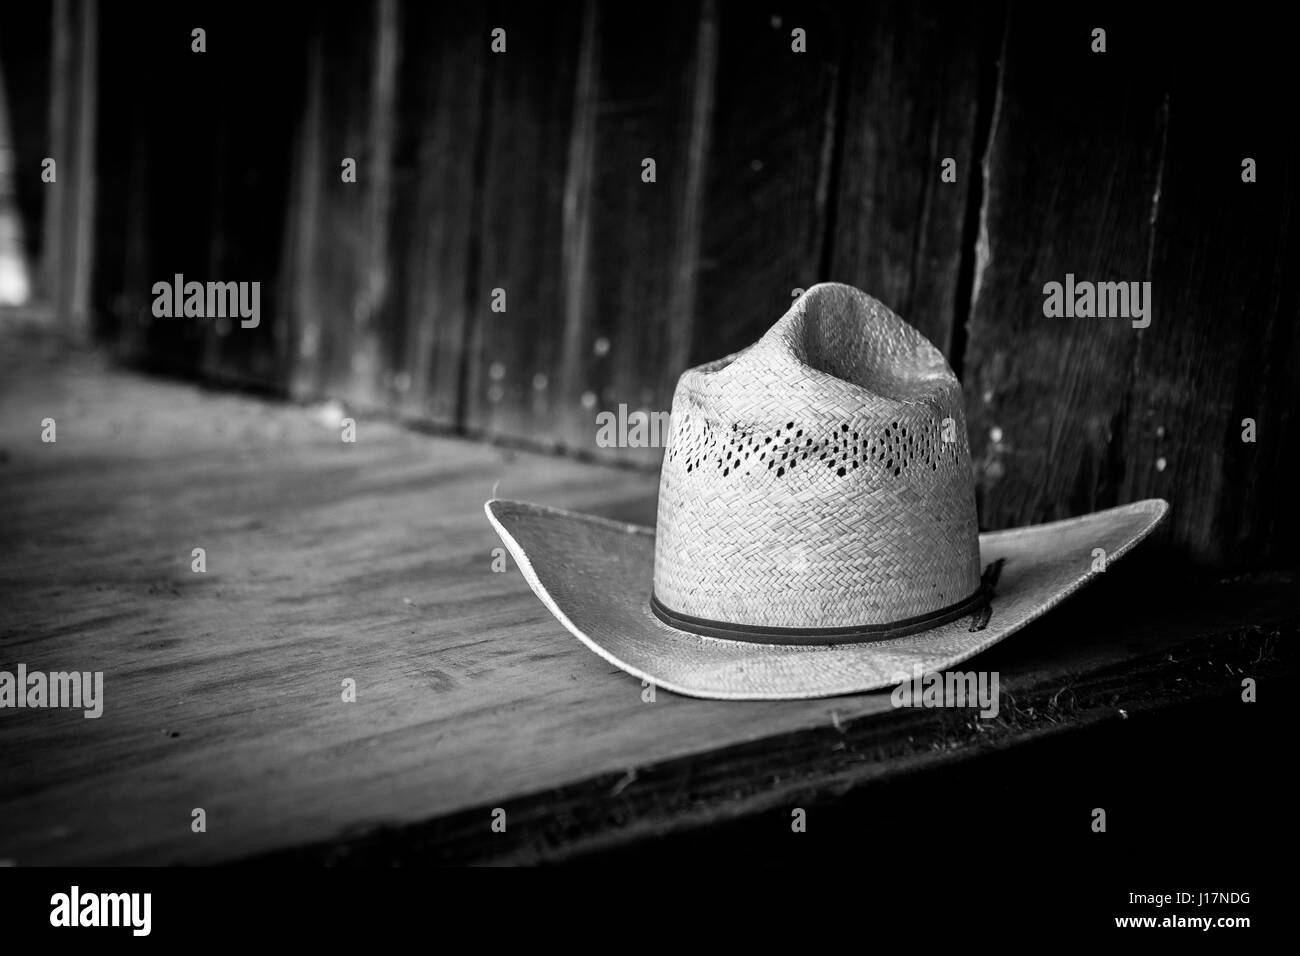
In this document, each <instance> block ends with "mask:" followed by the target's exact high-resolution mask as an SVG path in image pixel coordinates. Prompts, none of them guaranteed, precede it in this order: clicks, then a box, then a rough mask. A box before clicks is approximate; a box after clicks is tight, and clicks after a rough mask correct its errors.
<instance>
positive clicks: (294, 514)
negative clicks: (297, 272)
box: [0, 328, 1300, 865]
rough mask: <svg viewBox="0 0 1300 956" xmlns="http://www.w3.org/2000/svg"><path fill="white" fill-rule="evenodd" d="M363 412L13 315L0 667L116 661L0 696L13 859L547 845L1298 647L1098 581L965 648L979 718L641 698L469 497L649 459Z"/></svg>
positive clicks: (709, 812) (1276, 602) (2, 371)
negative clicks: (136, 354)
mask: <svg viewBox="0 0 1300 956" xmlns="http://www.w3.org/2000/svg"><path fill="white" fill-rule="evenodd" d="M47 417H50V418H54V419H55V420H56V422H57V442H56V443H54V444H44V443H42V442H41V440H40V432H41V420H42V419H44V418H47ZM357 417H358V440H357V442H356V444H345V443H343V442H341V441H340V439H339V429H338V427H337V425H333V424H329V423H327V422H326V420H325V417H324V416H322V415H321V413H320V410H319V409H316V408H310V407H301V406H295V405H285V404H277V403H271V402H266V401H263V400H260V399H258V398H254V397H249V396H243V395H235V394H229V393H223V392H216V391H206V390H203V389H201V388H199V387H196V386H194V385H190V384H185V383H178V382H172V381H165V380H160V379H151V378H145V377H142V376H138V375H136V374H133V373H129V372H125V371H121V370H117V369H114V368H111V367H110V366H109V365H107V364H106V362H105V361H104V360H103V359H102V358H100V357H98V356H96V355H94V354H91V353H85V352H76V353H71V354H69V353H67V352H66V350H65V349H64V348H62V347H61V346H59V345H57V344H55V343H53V342H50V341H47V340H46V339H44V338H42V337H39V336H33V335H31V334H29V333H19V332H18V331H15V330H14V329H13V328H8V329H5V328H0V669H8V670H13V669H14V668H15V667H16V665H17V664H19V663H24V664H26V665H27V667H28V668H29V670H44V671H53V670H70V669H76V670H81V671H103V672H104V674H105V678H104V680H105V704H104V713H103V716H102V717H101V718H100V719H98V720H87V719H84V718H83V717H82V715H81V713H80V712H79V711H63V710H48V709H47V710H32V709H22V710H4V711H0V860H7V861H11V862H13V863H16V864H19V865H29V864H82V863H188V864H198V863H211V862H218V861H231V860H240V859H248V858H261V857H266V856H268V855H269V856H270V857H271V858H273V859H289V860H298V859H305V860H321V859H324V860H329V859H340V858H343V859H346V858H348V856H349V854H354V855H355V856H356V857H357V858H359V859H365V860H371V859H374V860H391V859H394V858H403V859H407V858H415V859H510V860H535V859H548V858H563V857H564V856H565V855H566V854H569V853H572V852H574V849H575V847H582V846H599V845H608V844H609V843H610V842H617V841H619V840H625V839H633V838H637V837H640V836H645V835H648V834H650V833H653V832H662V831H663V830H665V829H671V828H673V827H678V826H689V825H694V824H696V823H701V822H707V820H709V819H712V818H717V817H718V816H719V815H726V814H736V813H743V812H746V810H747V808H749V809H752V808H753V807H756V806H760V805H761V806H766V805H770V804H771V803H772V802H773V801H779V800H781V799H784V798H785V796H786V795H787V794H788V793H790V792H792V788H795V789H799V790H806V789H807V788H809V787H829V788H831V789H835V788H842V787H843V786H845V785H846V782H848V781H853V780H861V779H866V778H869V777H871V776H873V775H879V774H882V773H887V772H889V771H890V770H891V769H893V768H912V767H915V766H918V765H921V764H923V763H924V762H925V761H926V760H929V759H934V758H936V757H937V756H946V755H948V754H950V753H953V752H965V753H970V752H978V748H980V747H984V746H990V745H998V744H999V743H1005V742H1012V741H1014V740H1017V739H1021V738H1024V737H1026V736H1029V735H1036V734H1041V733H1046V732H1050V731H1051V730H1053V729H1056V728H1059V727H1061V726H1068V725H1070V724H1073V723H1080V722H1086V721H1088V720H1096V719H1120V718H1119V717H1117V716H1116V715H1117V714H1118V712H1119V711H1120V710H1121V709H1123V708H1125V707H1128V708H1141V707H1144V706H1158V705H1159V704H1160V703H1161V702H1163V701H1168V700H1172V699H1188V698H1189V697H1194V696H1196V695H1210V694H1223V693H1229V692H1233V691H1234V689H1235V688H1236V687H1238V686H1239V684H1240V679H1241V674H1242V673H1245V672H1249V673H1251V674H1258V675H1259V676H1260V677H1261V678H1267V677H1269V676H1270V675H1276V674H1277V673H1280V672H1281V671H1282V670H1285V669H1286V668H1288V667H1289V666H1290V664H1289V659H1288V658H1287V655H1286V653H1284V651H1286V652H1288V653H1289V648H1290V646H1292V644H1291V643H1289V637H1290V636H1291V635H1292V634H1293V633H1294V630H1295V622H1296V621H1297V620H1300V608H1298V607H1297V598H1296V592H1297V589H1296V587H1295V577H1294V575H1290V574H1275V575H1272V576H1265V577H1262V578H1243V579H1238V580H1236V581H1232V582H1225V583H1224V584H1223V585H1222V588H1221V589H1220V590H1218V591H1213V593H1212V594H1211V596H1210V597H1207V598H1206V599H1204V600H1200V599H1199V598H1198V596H1197V595H1193V594H1185V595H1183V598H1182V600H1181V601H1180V603H1179V604H1178V605H1177V608H1176V613H1175V612H1171V610H1170V607H1169V606H1168V605H1167V604H1166V603H1164V602H1163V600H1162V599H1161V598H1159V597H1151V591H1150V589H1148V590H1145V591H1143V590H1141V589H1140V588H1139V590H1138V591H1136V592H1135V591H1134V587H1135V586H1136V585H1134V584H1133V583H1132V581H1130V582H1129V584H1127V585H1124V584H1122V583H1119V582H1117V583H1115V584H1112V583H1111V582H1110V581H1103V582H1102V583H1101V584H1099V585H1097V586H1096V587H1095V588H1094V589H1092V590H1093V591H1094V592H1095V593H1093V594H1089V595H1085V596H1081V597H1079V598H1076V599H1074V600H1072V601H1071V602H1070V603H1069V605H1067V607H1068V608H1069V610H1068V611H1067V610H1066V608H1062V609H1061V610H1060V611H1057V612H1055V613H1053V614H1052V615H1049V616H1048V618H1045V619H1044V620H1043V621H1041V622H1039V623H1037V624H1035V625H1034V626H1032V627H1031V628H1028V629H1026V630H1025V631H1024V632H1022V633H1021V634H1020V635H1017V636H1016V637H1014V638H1012V639H1010V640H1008V641H1007V642H1005V643H1004V644H1002V645H1000V646H999V647H997V648H995V649H994V650H993V651H991V652H989V654H988V655H985V657H983V658H981V661H982V664H981V666H982V667H986V668H997V669H1000V671H1001V673H1002V691H1003V695H1004V698H1005V699H1006V701H1007V702H1008V703H1010V704H1011V707H1010V709H1008V703H1004V705H1003V706H1004V715H1003V717H1000V718H999V720H998V721H995V722H993V723H992V724H990V725H988V726H978V727H977V726H975V725H974V724H973V723H972V722H970V721H969V720H968V719H967V718H966V717H964V716H960V715H954V714H953V713H952V712H948V713H945V714H936V713H934V712H921V711H910V712H906V713H904V712H900V711H896V710H893V709H892V708H891V707H890V704H889V698H888V695H887V694H865V695H858V696H853V697H843V698H837V699H832V700H821V701H801V702H711V701H700V700H691V699H687V698H681V697H676V696H674V695H672V694H670V693H667V692H664V691H660V692H659V693H658V694H657V699H656V700H655V701H654V702H653V703H646V702H643V700H642V696H641V695H642V688H641V686H640V683H639V682H638V681H636V680H634V679H632V678H631V677H628V676H627V675H624V674H623V673H621V672H619V671H617V670H615V669H614V668H612V667H611V666H609V665H608V664H606V663H605V662H604V661H603V660H601V659H599V658H598V657H596V656H595V655H594V654H592V653H590V652H589V651H587V650H585V649H584V648H583V647H582V646H580V645H579V644H578V642H577V641H576V640H574V639H573V638H571V637H570V636H569V635H568V634H567V633H566V632H565V631H564V629H563V628H562V627H561V626H560V625H559V624H557V623H556V622H555V621H554V620H553V619H552V617H551V616H550V615H549V614H548V613H547V612H546V611H545V609H544V608H543V607H542V605H541V604H540V603H539V602H538V601H537V600H536V599H535V598H534V597H533V596H532V594H531V592H530V591H529V589H528V587H527V585H526V584H525V583H524V581H523V578H522V577H521V576H520V575H519V573H518V572H517V571H516V570H515V569H514V568H513V567H512V568H510V569H509V571H508V572H506V573H494V572H493V571H492V570H491V563H492V550H493V548H495V547H497V546H498V544H499V542H498V541H497V539H496V537H495V535H494V534H493V532H492V530H491V528H490V527H489V525H488V523H487V521H486V519H485V518H484V516H483V512H482V505H483V502H484V500H485V499H487V498H488V497H489V496H490V495H491V494H492V493H493V489H494V488H495V489H496V491H497V493H498V494H499V495H501V496H503V497H514V498H525V499H531V500H536V501H539V502H542V503H545V504H551V505H556V506H561V507H570V508H578V509H582V510H588V511H593V512H596V513H600V514H604V515H607V516H611V517H617V518H621V519H625V520H634V521H642V522H651V521H652V520H653V506H654V495H655V488H656V483H657V478H656V476H655V475H651V474H646V473H643V472H637V471H631V470H625V469H613V468H607V467H602V466H593V465H589V464H584V463H580V462H575V461H572V460H566V459H563V458H556V457H543V456H539V455H534V454H531V453H524V452H517V451H511V450H508V449H503V448H500V447H494V446H490V445H486V444H481V443H474V442H470V441H465V440H461V439H457V438H450V437H436V436H430V435H427V434H419V433H416V432H413V431H409V430H406V429H404V428H402V427H400V426H398V425H396V424H393V423H388V422H384V421H379V420H371V419H369V418H367V417H366V416H365V415H359V416H357ZM196 547H202V548H204V549H205V550H206V555H207V572H206V573H203V574H199V573H194V572H193V571H191V569H190V563H191V557H190V555H191V551H192V549H193V548H196ZM1133 561H1134V567H1135V568H1136V569H1139V570H1140V569H1141V564H1140V558H1138V557H1135V558H1134V559H1133ZM1126 587H1127V590H1125V588H1126ZM1135 599H1136V600H1138V601H1140V602H1141V603H1136V604H1135V603H1134V602H1135ZM1130 608H1131V609H1130ZM1246 608H1248V609H1249V611H1248V614H1247V613H1246V612H1245V611H1243V609H1246ZM1243 614H1246V616H1247V618H1248V620H1246V621H1245V623H1243V620H1244V618H1243ZM345 678H352V679H354V680H355V681H356V685H357V700H356V702H355V703H345V702H344V701H343V700H342V697H341V695H342V690H341V682H342V681H343V680H344V679H345ZM1066 690H1069V691H1070V695H1069V697H1064V698H1063V693H1064V691H1066ZM1036 702H1037V703H1036ZM494 807H502V808H505V809H506V810H507V813H508V814H510V816H509V817H508V820H509V827H508V832H507V834H505V835H494V834H492V833H491V831H490V829H489V824H490V812H491V809H492V808H494ZM195 808H203V809H204V810H205V812H206V817H207V832H206V833H194V832H192V830H191V813H192V810H193V809H195ZM494 840H495V841H496V842H493V841H494Z"/></svg>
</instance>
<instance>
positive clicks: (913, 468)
mask: <svg viewBox="0 0 1300 956" xmlns="http://www.w3.org/2000/svg"><path fill="white" fill-rule="evenodd" d="M945 424H946V426H947V427H946V428H945ZM945 438H947V439H948V440H946V441H945ZM980 570H981V565H980V553H979V535H978V526H977V524H976V515H975V495H974V487H973V481H972V476H971V465H970V449H969V446H968V443H967V437H966V419H965V413H964V410H963V405H962V394H961V386H960V385H959V384H958V382H957V379H956V377H955V376H954V375H953V373H952V371H951V369H949V368H948V364H947V362H945V361H944V358H943V355H942V354H941V353H940V352H939V351H938V349H936V348H935V347H934V346H933V345H931V344H930V343H929V342H928V341H927V340H926V339H925V338H924V336H922V335H921V334H920V333H919V332H918V331H916V329H914V328H912V327H911V326H910V325H908V324H907V323H906V322H904V321H903V320H902V319H900V318H899V317H898V316H896V315H895V314H894V313H893V312H891V311H890V310H889V309H887V308H886V307H885V306H884V305H882V304H881V303H880V302H878V301H876V300H875V299H873V298H872V297H871V296H869V295H866V294H865V293H863V292H860V291H858V290H857V289H854V288H852V287H850V286H845V285H839V284H835V283H827V284H822V285H817V286H813V287H812V288H811V289H809V290H808V291H807V292H805V293H804V294H803V295H802V296H800V298H799V299H798V300H797V301H796V302H795V303H794V305H793V306H792V307H791V309H790V311H789V312H788V313H786V315H785V316H784V317H782V318H781V319H780V320H779V321H778V322H777V323H776V324H775V325H774V326H773V327H772V328H771V329H770V330H769V331H768V332H767V334H766V335H764V336H763V338H762V339H760V340H759V341H758V342H757V343H755V344H754V345H752V346H750V347H749V348H747V349H745V350H744V351H743V352H740V353H737V354H736V355H733V356H730V357H728V358H725V359H722V360H721V361H718V362H713V363H711V364H709V365H704V366H700V367H699V368H695V369H692V370H690V371H688V372H686V373H685V374H683V375H682V377H681V379H680V380H679V381H678V384H677V389H676V392H675V393H674V396H673V407H672V430H671V433H670V437H669V441H668V445H667V448H666V450H665V455H664V464H663V471H662V476H661V480H660V489H659V513H658V535H657V539H656V544H655V555H654V575H653V576H654V592H655V595H656V596H657V597H658V598H659V600H660V601H662V602H663V603H664V604H665V605H667V606H668V607H669V608H671V609H673V610H674V611H677V612H680V613H683V614H688V615H693V616H695V617H700V618H706V619H709V620H713V621H722V622H727V623H731V624H741V625H758V626H770V627H799V628H826V627H854V626H863V625H878V624H887V623H890V622H894V621H898V620H901V619H905V618H910V617H914V616H917V615H921V614H927V613H930V612H933V611H935V610H937V609H940V608H943V607H947V606H949V605H952V604H954V603H957V602H959V601H961V600H963V599H965V598H967V597H969V596H970V595H971V594H972V592H974V591H975V589H976V588H977V587H978V585H979V580H980Z"/></svg>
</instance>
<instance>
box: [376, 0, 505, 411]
mask: <svg viewBox="0 0 1300 956" xmlns="http://www.w3.org/2000/svg"><path fill="white" fill-rule="evenodd" d="M401 21H402V29H401V37H402V56H401V61H400V73H399V76H398V104H397V135H396V140H395V145H394V149H395V152H394V168H393V194H394V197H395V201H394V203H393V208H392V213H391V226H390V234H391V249H392V253H391V255H392V283H391V295H390V296H388V297H387V303H386V307H387V314H386V315H385V317H384V320H383V323H382V325H383V328H384V330H385V350H386V354H385V361H386V363H387V365H388V367H389V368H391V370H392V373H393V374H392V380H391V382H390V395H391V397H390V403H391V405H392V406H393V407H394V408H395V409H397V410H398V411H399V412H400V413H401V414H403V415H406V416H411V417H415V418H419V419H422V420H426V421H432V422H435V423H438V424H441V425H446V426H454V425H456V424H458V421H459V419H458V403H459V398H460V396H459V389H460V384H461V383H460V378H461V374H462V363H463V360H464V353H465V335H466V330H467V327H468V323H469V306H468V300H467V296H468V288H467V285H468V282H469V270H470V268H471V266H470V249H471V247H472V244H473V243H474V242H475V241H476V229H477V226H478V222H477V218H476V209H477V205H476V201H477V194H478V192H479V190H480V189H481V185H482V184H481V183H480V182H479V181H478V173H479V169H478V166H477V165H476V159H477V146H478V139H479V135H480V133H481V131H482V126H483V122H484V107H483V88H484V83H483V80H484V76H485V66H486V60H487V56H488V48H487V26H486V24H487V19H486V16H485V11H484V9H483V7H482V6H481V5H480V4H476V3H470V2H463V3H459V4H450V5H439V6H438V7H436V8H434V7H431V6H430V5H428V4H425V3H420V2H414V0H412V2H409V3H406V4H404V5H403V6H402V8H401ZM476 280H477V277H475V281H476Z"/></svg>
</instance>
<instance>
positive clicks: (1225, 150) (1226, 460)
mask: <svg viewBox="0 0 1300 956" xmlns="http://www.w3.org/2000/svg"><path fill="white" fill-rule="evenodd" d="M1284 36H1285V32H1284V31H1283V30H1281V29H1280V28H1279V29H1275V30H1269V29H1261V24H1260V23H1259V22H1253V23H1251V24H1250V25H1249V27H1248V28H1247V27H1246V26H1244V25H1230V26H1227V27H1224V26H1222V25H1218V26H1214V27H1211V26H1210V25H1208V24H1188V25H1187V27H1185V28H1184V29H1183V30H1182V31H1181V32H1180V33H1178V34H1177V35H1176V37H1177V43H1176V46H1177V49H1178V50H1179V51H1180V55H1179V63H1178V66H1179V69H1178V70H1177V71H1176V73H1175V75H1174V77H1173V80H1172V83H1171V91H1170V95H1169V100H1168V119H1167V125H1168V137H1167V138H1168V142H1167V147H1166V150H1165V157H1164V162H1163V164H1162V166H1161V180H1160V201H1159V207H1158V209H1157V210H1155V211H1154V219H1155V235H1154V236H1153V238H1152V249H1151V262H1150V278H1151V281H1152V286H1153V294H1154V296H1155V303H1156V305H1155V313H1154V316H1153V319H1152V325H1151V327H1150V328H1148V329H1145V330H1143V331H1142V332H1141V334H1140V338H1139V348H1138V353H1137V356H1136V361H1135V370H1134V376H1133V385H1132V399H1131V407H1130V410H1129V418H1128V427H1127V429H1126V430H1125V433H1124V436H1123V444H1122V446H1121V447H1122V450H1121V452H1120V456H1119V457H1120V459H1121V460H1122V462H1123V464H1124V469H1125V471H1124V480H1123V483H1122V486H1121V488H1122V492H1121V493H1122V494H1123V495H1124V496H1125V497H1129V496H1132V497H1139V498H1140V497H1147V496H1152V495H1159V496H1163V497H1165V498H1168V499H1169V500H1170V501H1171V502H1172V503H1173V512H1172V515H1171V518H1172V527H1173V530H1174V535H1173V540H1174V542H1175V545H1176V547H1177V548H1178V549H1179V551H1180V552H1181V553H1183V554H1184V555H1186V556H1187V557H1189V558H1191V559H1193V560H1196V561H1200V562H1209V563H1218V564H1221V565H1228V566H1237V567H1245V566H1260V565H1265V564H1275V565H1276V564H1281V563H1285V562H1288V561H1293V560H1295V557H1296V555H1298V554H1300V504H1298V503H1297V498H1296V495H1295V494H1294V492H1293V490H1292V489H1293V488H1294V486H1295V475H1296V474H1297V473H1298V471H1300V431H1297V429H1298V428H1300V423H1298V422H1297V420H1296V416H1295V410H1296V409H1297V408H1300V377H1297V376H1296V374H1295V371H1294V370H1295V369H1296V368H1297V363H1300V273H1298V272H1297V270H1296V269H1295V264H1296V263H1297V262H1300V198H1298V195H1297V194H1298V192H1300V164H1298V163H1297V160H1296V156H1297V155H1300V152H1298V151H1297V146H1298V145H1300V144H1298V143H1297V134H1296V130H1295V126H1294V124H1292V123H1278V122H1277V121H1276V104H1275V103H1274V102H1273V101H1272V99H1271V98H1270V97H1269V96H1268V95H1267V91H1269V90H1278V89H1282V88H1284V87H1285V86H1286V84H1287V83H1288V82H1289V67H1288V66H1287V65H1286V64H1287V63H1288V60H1289V57H1290V53H1289V52H1288V51H1287V50H1285V49H1284V44H1285V42H1286V41H1285V40H1284V39H1283V37H1284ZM1212 60H1213V61H1217V62H1222V63H1225V64H1233V66H1232V68H1231V69H1221V70H1215V71H1213V72H1212V73H1207V72H1206V71H1204V70H1201V69H1198V68H1197V67H1196V65H1197V64H1199V63H1204V62H1209V61H1212ZM1245 157H1251V158H1253V159H1254V160H1255V161H1256V163H1257V164H1258V166H1257V168H1258V171H1259V172H1258V181H1257V182H1254V183H1245V182H1243V181H1242V160H1243V158H1245ZM1248 418H1249V419H1252V420H1254V422H1255V430H1256V441H1255V442H1254V443H1250V442H1246V441H1243V431H1244V428H1243V422H1244V420H1245V419H1248Z"/></svg>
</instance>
